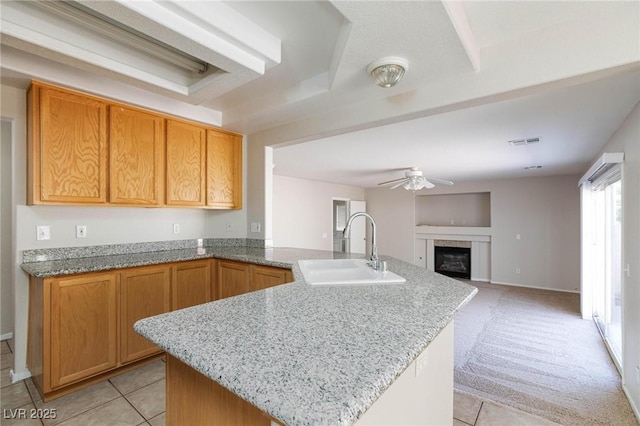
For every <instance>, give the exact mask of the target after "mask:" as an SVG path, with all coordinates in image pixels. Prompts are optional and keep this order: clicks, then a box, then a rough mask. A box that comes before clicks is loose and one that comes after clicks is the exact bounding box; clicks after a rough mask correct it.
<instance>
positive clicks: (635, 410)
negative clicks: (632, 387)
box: [622, 385, 640, 422]
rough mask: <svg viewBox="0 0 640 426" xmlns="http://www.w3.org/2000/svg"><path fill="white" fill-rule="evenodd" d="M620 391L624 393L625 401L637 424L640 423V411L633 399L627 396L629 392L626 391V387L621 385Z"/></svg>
mask: <svg viewBox="0 0 640 426" xmlns="http://www.w3.org/2000/svg"><path fill="white" fill-rule="evenodd" d="M622 391H623V392H624V396H626V397H627V401H629V405H631V410H632V411H633V414H634V415H635V416H636V419H637V420H638V422H640V410H638V406H637V405H636V404H635V403H634V401H633V398H631V395H629V391H628V390H627V386H626V385H622Z"/></svg>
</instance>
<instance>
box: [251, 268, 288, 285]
mask: <svg viewBox="0 0 640 426" xmlns="http://www.w3.org/2000/svg"><path fill="white" fill-rule="evenodd" d="M291 281H293V274H292V273H291V270H289V269H283V268H274V267H271V266H261V265H251V291H257V290H262V289H265V288H269V287H274V286H277V285H280V284H284V283H288V282H291Z"/></svg>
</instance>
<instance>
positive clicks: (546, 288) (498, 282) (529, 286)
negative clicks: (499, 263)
mask: <svg viewBox="0 0 640 426" xmlns="http://www.w3.org/2000/svg"><path fill="white" fill-rule="evenodd" d="M489 282H490V283H491V284H498V285H508V286H511V287H522V288H533V289H536V290H550V291H558V292H560V293H574V294H580V291H576V290H561V289H558V288H549V287H536V286H533V285H524V284H514V283H504V282H501V281H493V280H491V281H489Z"/></svg>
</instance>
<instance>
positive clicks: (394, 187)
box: [389, 179, 408, 189]
mask: <svg viewBox="0 0 640 426" xmlns="http://www.w3.org/2000/svg"><path fill="white" fill-rule="evenodd" d="M401 180H402V181H401V182H398V183H396V184H395V185H393V186H392V187H391V188H389V189H396V188H398V187H399V186H402V185H404V184H405V183H406V182H407V181H408V179H401Z"/></svg>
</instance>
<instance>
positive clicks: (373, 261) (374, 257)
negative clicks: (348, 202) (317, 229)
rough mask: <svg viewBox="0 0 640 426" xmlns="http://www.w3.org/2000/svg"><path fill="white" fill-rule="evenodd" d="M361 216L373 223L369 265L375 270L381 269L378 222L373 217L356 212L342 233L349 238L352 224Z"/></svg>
mask: <svg viewBox="0 0 640 426" xmlns="http://www.w3.org/2000/svg"><path fill="white" fill-rule="evenodd" d="M359 216H364V217H365V218H368V219H369V221H370V222H371V257H370V258H369V260H370V262H369V265H370V266H371V267H372V268H373V269H376V270H377V269H379V268H380V266H379V265H380V261H379V259H378V246H377V244H376V221H375V220H374V219H373V217H371V215H370V214H368V213H365V212H356V213H354V214H352V215H351V216H349V219H348V220H347V224H346V226H345V227H344V231H343V232H342V234H343V235H344V237H345V238H349V233H350V232H351V222H353V220H354V219H355V218H357V217H359Z"/></svg>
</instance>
